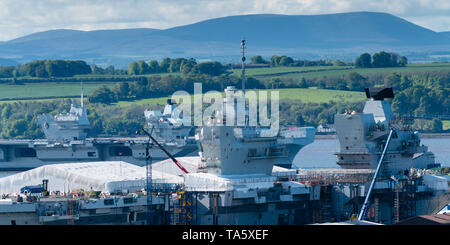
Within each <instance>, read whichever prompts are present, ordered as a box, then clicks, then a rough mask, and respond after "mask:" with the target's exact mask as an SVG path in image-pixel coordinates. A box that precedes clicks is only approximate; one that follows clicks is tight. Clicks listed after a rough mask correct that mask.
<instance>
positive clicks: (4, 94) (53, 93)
mask: <svg viewBox="0 0 450 245" xmlns="http://www.w3.org/2000/svg"><path fill="white" fill-rule="evenodd" d="M101 85H106V86H107V87H110V88H111V87H113V86H114V85H115V83H84V84H83V88H84V93H85V95H89V94H91V93H92V92H93V91H94V90H96V89H97V88H98V87H100V86H101ZM80 93H81V85H80V83H52V82H48V83H29V84H25V85H7V84H0V100H21V99H45V98H61V97H71V96H80Z"/></svg>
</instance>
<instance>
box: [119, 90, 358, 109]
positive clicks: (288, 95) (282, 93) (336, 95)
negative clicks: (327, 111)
mask: <svg viewBox="0 0 450 245" xmlns="http://www.w3.org/2000/svg"><path fill="white" fill-rule="evenodd" d="M254 91H260V92H262V91H267V95H268V97H270V92H271V91H278V92H279V98H280V100H285V99H294V100H297V99H298V100H301V101H302V102H304V103H309V102H311V103H323V102H330V101H349V102H354V101H363V100H364V99H365V98H366V97H365V94H364V93H362V92H352V91H341V90H328V89H317V88H289V89H267V90H266V89H264V90H254ZM257 94H258V93H257ZM222 96H225V95H224V94H223V93H222ZM168 98H169V97H162V98H151V99H141V100H136V101H120V102H118V103H117V105H119V106H130V105H157V104H160V105H164V104H165V103H166V102H167V99H168ZM191 101H192V100H191Z"/></svg>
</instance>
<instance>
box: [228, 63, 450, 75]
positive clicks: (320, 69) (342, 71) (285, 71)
mask: <svg viewBox="0 0 450 245" xmlns="http://www.w3.org/2000/svg"><path fill="white" fill-rule="evenodd" d="M439 70H450V63H429V64H409V65H407V66H406V67H387V68H353V67H351V66H308V67H270V68H252V69H247V70H246V71H245V72H246V75H248V76H254V77H256V78H265V77H278V78H301V77H304V78H313V77H323V76H327V77H335V76H342V75H346V74H348V73H350V72H358V73H359V74H361V75H369V74H376V73H392V72H399V73H401V72H421V71H439ZM232 72H233V75H240V74H241V70H240V69H233V70H232Z"/></svg>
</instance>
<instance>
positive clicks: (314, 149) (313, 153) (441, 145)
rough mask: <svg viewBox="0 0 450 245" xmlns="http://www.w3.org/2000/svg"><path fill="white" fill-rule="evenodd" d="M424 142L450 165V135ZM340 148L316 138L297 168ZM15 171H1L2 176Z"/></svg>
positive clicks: (330, 163) (318, 163) (331, 164)
mask: <svg viewBox="0 0 450 245" xmlns="http://www.w3.org/2000/svg"><path fill="white" fill-rule="evenodd" d="M421 143H422V144H424V145H427V146H428V149H429V150H430V151H432V152H433V153H434V155H435V156H436V162H438V163H441V165H442V166H445V167H450V137H445V138H422V142H421ZM338 150H339V142H338V140H337V139H316V140H314V142H313V143H312V144H309V145H307V146H305V147H303V149H301V150H300V152H299V153H298V154H297V156H296V157H295V159H294V165H293V167H295V168H338V167H339V166H338V165H336V156H335V155H334V153H335V152H337V151H338ZM14 173H15V172H0V178H1V177H5V176H8V175H11V174H14Z"/></svg>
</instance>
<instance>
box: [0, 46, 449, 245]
mask: <svg viewBox="0 0 450 245" xmlns="http://www.w3.org/2000/svg"><path fill="white" fill-rule="evenodd" d="M242 50H243V52H242V55H243V58H242V75H243V77H244V76H245V75H244V74H245V62H244V61H245V56H244V55H245V53H244V50H245V40H242ZM242 88H243V89H242V91H238V90H237V89H236V88H235V87H232V86H229V87H227V88H226V89H225V95H226V96H225V98H223V104H222V105H223V107H222V108H223V109H222V110H218V111H216V112H215V114H214V116H211V117H210V118H208V119H207V120H206V122H205V124H204V125H203V126H201V127H199V129H198V130H192V127H191V126H189V125H188V126H186V125H184V124H183V123H181V122H180V121H182V120H183V118H181V119H180V118H178V121H177V119H176V118H173V117H172V116H173V115H174V113H173V112H174V111H176V110H177V107H176V104H174V103H172V102H170V101H169V102H168V104H167V105H166V107H165V109H164V111H163V112H162V113H161V112H159V111H145V116H146V118H147V120H148V125H147V129H141V130H140V131H139V132H138V133H139V134H140V135H142V136H141V137H140V139H139V140H123V139H116V140H114V139H102V138H96V139H88V138H86V132H87V130H86V129H88V128H89V121H88V119H87V117H86V111H85V108H84V106H83V102H82V103H81V105H80V106H78V105H77V104H76V102H73V104H72V108H71V109H70V112H69V114H67V115H62V114H61V115H58V116H55V117H54V118H53V117H51V116H48V115H42V116H39V117H38V120H39V123H40V125H42V128H43V130H44V132H45V134H46V138H47V140H40V142H39V143H38V142H36V141H32V140H31V141H25V140H22V141H21V142H19V141H8V143H9V144H6V143H4V145H3V146H2V156H3V161H6V163H8V161H10V162H12V163H14V166H16V167H17V166H21V164H23V165H22V166H23V168H28V169H29V170H26V171H22V172H19V173H17V174H13V175H10V176H7V177H3V178H1V179H0V191H1V192H2V195H3V196H2V200H1V203H0V204H1V205H0V223H1V224H3V225H8V224H13V225H36V224H44V225H63V224H64V225H68V224H74V225H82V224H132V225H157V224H159V225H180V224H181V225H277V224H278V225H283V224H284V225H287V224H297V225H299V224H319V223H333V222H350V223H351V222H371V224H394V223H397V222H399V221H400V220H404V219H407V218H410V217H414V216H419V215H426V214H435V213H438V212H439V211H440V210H441V209H443V208H444V207H445V206H446V205H448V203H449V191H448V181H449V180H448V178H445V176H444V175H445V173H444V172H443V168H440V165H439V164H437V163H436V162H435V157H434V155H433V153H432V152H430V151H428V148H427V147H426V146H425V145H421V144H420V135H419V133H418V132H417V131H413V130H411V129H410V126H409V125H404V124H402V122H401V121H398V120H396V119H395V117H394V115H393V113H392V110H391V107H390V104H389V102H388V101H387V100H385V99H387V98H393V97H394V93H393V90H392V88H373V89H372V88H366V96H367V100H366V102H365V107H364V110H363V111H362V112H356V111H350V110H347V111H346V112H345V113H344V114H337V115H335V124H334V128H335V129H336V134H337V136H338V140H339V144H340V149H339V151H338V152H336V153H334V154H335V155H336V157H337V161H336V164H337V165H338V166H339V167H338V168H333V169H330V168H323V169H301V168H298V169H295V168H291V165H292V161H293V159H294V156H296V155H297V152H298V151H299V150H300V149H301V148H302V147H304V146H305V145H308V144H310V143H312V142H313V140H312V139H313V138H314V134H315V129H314V128H312V127H304V128H290V129H288V130H284V131H280V132H277V133H276V134H273V131H272V129H271V127H270V126H266V127H255V126H251V125H249V122H250V121H251V119H250V118H249V117H250V116H249V115H251V113H249V111H248V110H249V109H248V108H247V107H245V108H243V110H244V111H245V114H244V115H246V117H245V118H244V121H245V122H246V123H245V124H244V125H243V126H228V125H225V124H224V121H225V118H226V119H228V120H230V119H229V117H227V116H229V115H230V113H231V114H233V117H232V118H237V116H236V115H237V113H238V110H239V108H238V107H239V104H238V103H236V102H237V100H238V99H240V98H242V96H245V90H244V88H245V80H244V79H243V80H242ZM238 92H241V93H238ZM81 101H83V92H82V95H81ZM177 114H182V113H180V112H178V113H177ZM147 130H148V131H150V133H149V132H148V131H147ZM193 131H194V132H195V133H194V134H192V132H193ZM146 136H148V139H145V137H146ZM196 141H197V143H195V142H196ZM160 142H161V143H160ZM177 142H178V144H177ZM180 142H181V143H180ZM170 143H173V144H170ZM40 145H42V146H43V148H39V146H40ZM104 145H108V146H109V147H110V148H109V149H108V150H106V151H105V152H107V153H109V155H107V154H104V153H102V151H99V149H102V148H105V146H104ZM192 145H194V146H196V147H198V148H197V149H196V148H193V147H192ZM27 146H28V148H26V147H27ZM114 147H115V148H114ZM86 148H87V149H86ZM173 148H175V149H176V151H175V153H174V151H173V150H171V149H173ZM11 149H15V150H16V152H17V149H20V152H22V153H23V155H20V156H19V155H17V154H15V155H14V157H15V158H10V157H8V156H9V154H10V153H9V152H11V151H12V150H11ZM167 149H169V150H167ZM186 149H187V150H186ZM103 151H104V150H103ZM158 151H159V152H158ZM30 152H31V153H30ZM65 152H69V153H68V154H67V153H65ZM180 152H182V153H184V154H183V155H181V156H180ZM192 152H196V153H197V154H192ZM74 153H75V154H77V155H76V156H74ZM111 153H112V154H111ZM158 153H159V154H158ZM27 154H29V155H27ZM163 154H165V155H166V159H165V160H160V159H161V158H163V159H164V157H162V155H163ZM177 154H178V155H177ZM83 155H84V157H82V156H83ZM64 156H67V157H66V159H63V157H64ZM70 156H74V157H70ZM99 156H101V157H99ZM114 156H116V157H114ZM20 157H22V158H25V159H27V157H28V159H29V161H24V160H21V159H19V158H20ZM86 157H87V158H86ZM89 157H92V158H89ZM153 158H154V159H153ZM286 159H287V160H286ZM30 163H33V164H36V163H38V164H36V165H30ZM6 166H8V165H6ZM12 166H13V165H11V167H12ZM443 176H444V177H443ZM240 235H243V236H247V235H248V234H238V236H240ZM201 236H206V237H207V238H208V239H212V240H214V235H212V234H210V233H199V234H197V233H195V234H189V237H190V238H191V239H197V238H200V237H201ZM203 238H205V237H203Z"/></svg>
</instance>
